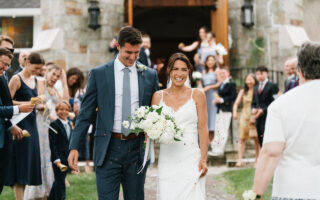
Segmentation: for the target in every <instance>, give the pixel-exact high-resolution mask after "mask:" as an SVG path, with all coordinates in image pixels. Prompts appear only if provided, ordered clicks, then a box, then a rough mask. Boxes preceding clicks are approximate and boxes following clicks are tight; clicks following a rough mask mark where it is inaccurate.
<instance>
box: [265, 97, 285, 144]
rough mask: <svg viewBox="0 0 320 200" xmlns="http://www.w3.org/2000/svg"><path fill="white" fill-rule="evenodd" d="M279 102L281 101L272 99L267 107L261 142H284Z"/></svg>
mask: <svg viewBox="0 0 320 200" xmlns="http://www.w3.org/2000/svg"><path fill="white" fill-rule="evenodd" d="M280 104H281V101H274V102H273V103H272V104H271V105H270V106H269V108H268V114H267V120H266V125H265V131H264V137H263V144H265V143H268V142H285V132H284V128H283V120H282V119H281V105H280Z"/></svg>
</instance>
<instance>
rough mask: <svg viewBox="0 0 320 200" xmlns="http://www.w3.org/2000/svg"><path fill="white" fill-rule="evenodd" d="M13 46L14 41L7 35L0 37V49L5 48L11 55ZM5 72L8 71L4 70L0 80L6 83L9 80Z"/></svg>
mask: <svg viewBox="0 0 320 200" xmlns="http://www.w3.org/2000/svg"><path fill="white" fill-rule="evenodd" d="M13 45H14V41H13V39H12V38H11V37H9V36H7V35H0V47H4V48H7V49H8V50H9V51H10V52H11V53H12V54H13V53H14V48H13ZM8 68H9V66H8ZM7 70H8V69H5V70H4V72H3V75H2V78H3V79H5V80H6V81H7V83H8V82H9V78H8V74H7Z"/></svg>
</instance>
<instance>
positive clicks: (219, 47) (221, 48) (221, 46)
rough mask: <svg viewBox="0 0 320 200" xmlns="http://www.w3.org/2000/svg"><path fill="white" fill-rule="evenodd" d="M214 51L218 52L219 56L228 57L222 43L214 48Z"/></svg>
mask: <svg viewBox="0 0 320 200" xmlns="http://www.w3.org/2000/svg"><path fill="white" fill-rule="evenodd" d="M214 50H215V51H216V52H217V54H218V55H221V56H225V55H228V52H227V50H226V48H224V46H223V45H222V44H221V43H219V44H217V45H216V46H215V47H214Z"/></svg>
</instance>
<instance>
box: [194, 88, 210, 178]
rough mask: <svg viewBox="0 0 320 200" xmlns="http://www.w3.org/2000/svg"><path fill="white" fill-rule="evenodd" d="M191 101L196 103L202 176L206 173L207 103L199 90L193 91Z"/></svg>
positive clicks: (207, 139) (207, 140)
mask: <svg viewBox="0 0 320 200" xmlns="http://www.w3.org/2000/svg"><path fill="white" fill-rule="evenodd" d="M193 99H194V100H195V102H196V106H197V114H198V132H199V138H200V150H201V160H200V162H199V170H203V173H202V175H205V174H206V173H207V170H208V169H207V152H208V142H209V130H208V125H207V120H208V114H207V103H206V96H205V94H204V92H202V91H201V90H199V89H196V90H195V91H194V95H193Z"/></svg>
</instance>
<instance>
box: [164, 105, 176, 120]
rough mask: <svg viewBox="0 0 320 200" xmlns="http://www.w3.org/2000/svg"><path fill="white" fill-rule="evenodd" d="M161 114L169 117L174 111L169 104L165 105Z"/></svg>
mask: <svg viewBox="0 0 320 200" xmlns="http://www.w3.org/2000/svg"><path fill="white" fill-rule="evenodd" d="M161 114H163V115H168V116H169V117H172V116H173V114H174V111H173V109H172V108H170V107H169V106H163V107H162V112H161Z"/></svg>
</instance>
